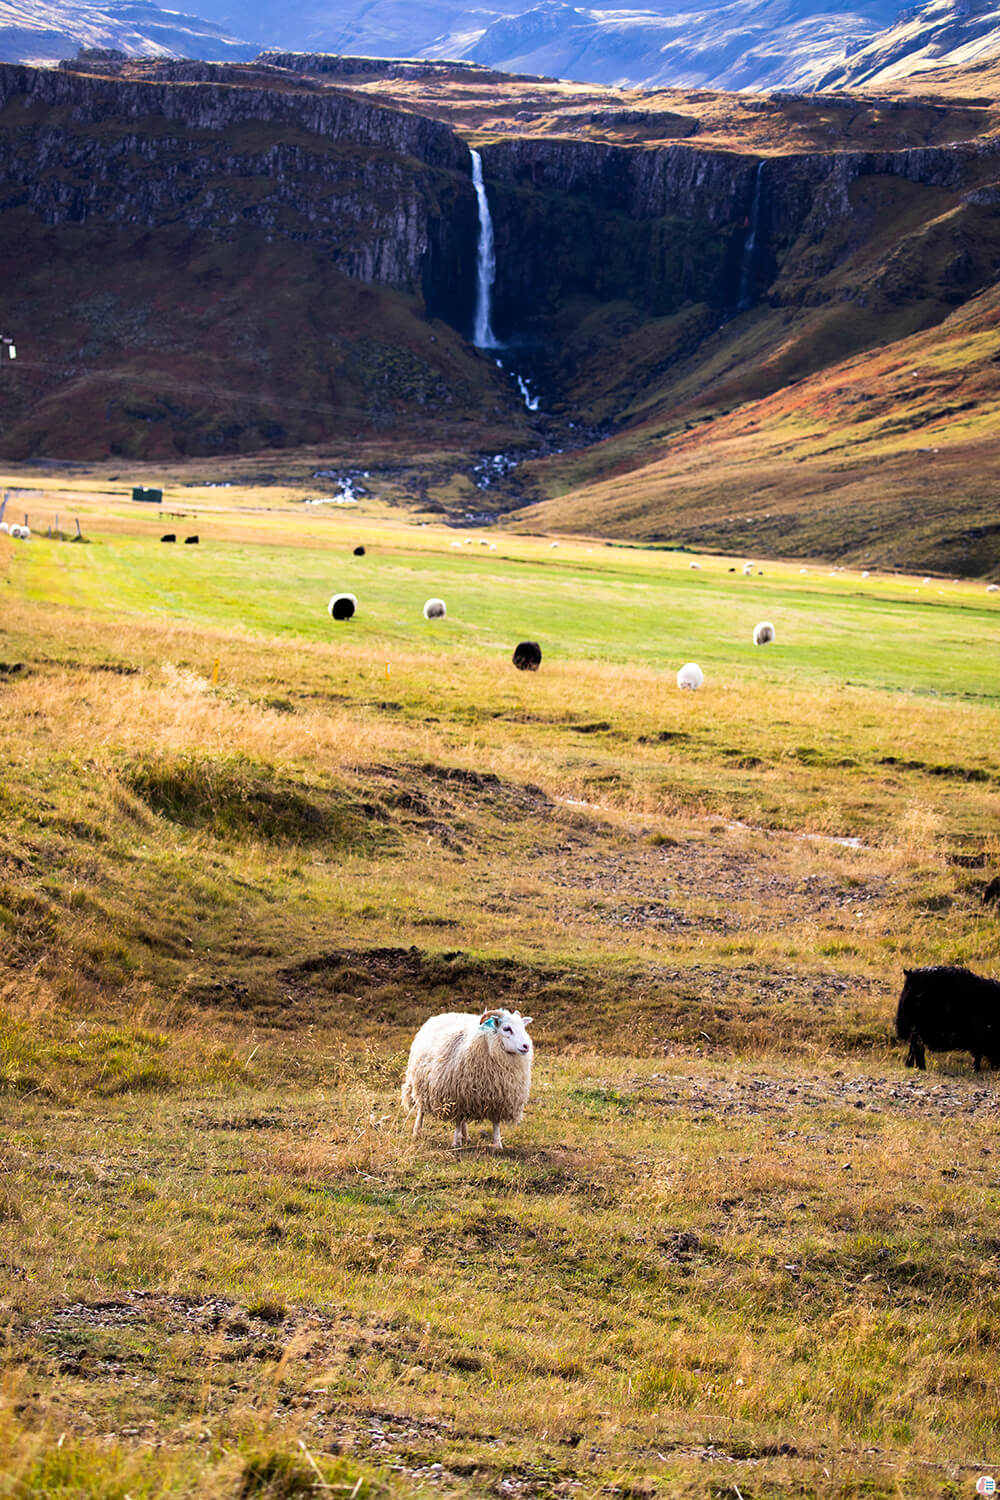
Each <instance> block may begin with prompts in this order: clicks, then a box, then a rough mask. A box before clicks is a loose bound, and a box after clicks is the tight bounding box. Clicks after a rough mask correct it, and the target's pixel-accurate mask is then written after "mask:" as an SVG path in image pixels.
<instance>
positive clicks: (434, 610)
mask: <svg viewBox="0 0 1000 1500" xmlns="http://www.w3.org/2000/svg"><path fill="white" fill-rule="evenodd" d="M447 613H448V611H447V609H446V608H445V602H444V600H443V599H428V601H427V603H426V604H425V605H424V619H425V620H443V619H444V617H445V615H446V614H447Z"/></svg>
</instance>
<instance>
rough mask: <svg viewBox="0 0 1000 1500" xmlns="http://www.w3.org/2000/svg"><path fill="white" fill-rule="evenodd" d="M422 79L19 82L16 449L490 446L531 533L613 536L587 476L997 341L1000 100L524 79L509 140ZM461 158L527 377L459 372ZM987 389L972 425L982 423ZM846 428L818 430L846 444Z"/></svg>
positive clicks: (641, 514)
mask: <svg viewBox="0 0 1000 1500" xmlns="http://www.w3.org/2000/svg"><path fill="white" fill-rule="evenodd" d="M283 61H286V60H283ZM418 72H419V73H420V75H421V76H420V77H417V78H413V77H410V76H406V75H405V74H404V75H403V77H402V78H399V77H396V76H394V75H393V76H390V74H389V72H388V70H387V69H386V68H384V67H382V68H381V69H380V70H378V71H377V72H376V71H375V70H373V72H372V76H371V77H369V76H368V75H366V74H365V73H364V72H360V73H359V72H358V71H357V70H356V69H355V70H351V71H349V72H348V73H347V74H346V76H344V75H342V74H341V73H338V72H337V71H336V70H335V69H330V68H327V69H325V70H324V69H323V68H322V67H321V66H320V61H319V60H317V64H316V66H315V67H313V68H310V67H309V66H308V60H307V62H306V65H305V66H303V63H302V60H301V59H300V60H298V61H297V65H296V66H295V67H291V66H276V65H275V64H274V63H264V62H259V63H258V64H256V65H252V66H251V65H248V66H236V65H225V66H218V67H213V66H211V65H207V64H193V63H192V64H184V63H177V62H174V63H164V64H158V65H156V64H147V65H145V66H141V67H140V66H139V65H132V66H131V67H124V66H123V67H119V68H118V69H117V71H115V70H114V69H109V70H107V71H98V72H94V71H83V70H75V69H73V68H71V67H64V68H62V69H60V70H39V69H32V68H27V67H20V66H6V67H0V205H2V209H3V213H2V215H0V256H2V258H3V275H2V281H0V325H2V327H0V332H3V333H5V334H7V335H8V336H10V337H14V338H16V341H17V346H18V350H19V358H18V361H17V362H16V365H12V366H11V367H10V368H5V369H4V370H3V372H2V373H3V375H4V377H5V378H4V381H3V383H2V385H0V452H2V453H3V454H4V455H5V456H7V457H8V458H20V459H23V458H27V457H31V456H38V455H47V456H58V457H87V458H100V457H105V456H113V455H116V454H118V455H122V456H126V457H127V456H129V455H132V456H136V457H155V456H157V455H160V456H176V455H184V454H189V455H190V454H198V453H203V454H207V453H219V452H227V451H234V452H235V451H243V452H245V451H250V450H254V449H258V448H267V447H271V448H277V447H294V446H296V445H301V444H307V443H308V444H317V443H341V444H343V443H344V442H345V441H346V440H347V439H348V438H351V437H354V438H359V437H363V436H364V435H366V434H368V435H371V434H382V435H391V434H395V435H396V436H397V437H398V440H399V441H400V442H401V443H403V444H405V443H414V442H420V443H424V444H426V443H433V442H446V443H450V444H455V445H459V446H462V445H464V446H466V447H468V448H469V449H470V450H472V449H475V450H480V449H482V448H483V447H484V446H490V445H496V444H500V445H502V446H505V447H507V448H510V449H512V450H518V449H520V450H523V451H525V452H529V453H532V454H533V455H534V456H535V457H534V467H533V468H528V469H526V470H525V473H526V474H530V475H531V476H532V478H531V484H530V485H529V486H528V487H527V489H526V490H525V489H524V488H523V487H522V489H521V491H520V492H519V494H518V499H519V500H523V499H525V498H532V496H534V497H536V498H537V499H538V500H539V501H542V502H544V503H545V504H547V506H548V507H549V510H548V511H545V510H543V511H541V512H536V513H535V519H536V520H537V519H545V520H546V521H549V520H552V519H555V520H561V521H562V522H563V523H568V524H586V526H587V527H588V528H589V529H598V530H599V529H602V524H601V517H600V516H595V514H594V509H593V506H592V505H589V504H585V505H584V506H583V510H582V511H580V512H579V515H577V516H576V517H575V518H574V510H573V507H574V505H577V506H578V507H579V503H580V496H581V494H584V493H585V492H586V493H588V494H589V493H590V491H591V489H592V487H593V486H594V484H598V485H600V484H601V483H606V482H608V481H609V480H611V481H615V482H620V481H621V479H622V476H624V475H633V474H635V473H637V472H638V471H641V470H642V469H643V468H644V467H645V466H647V465H648V464H649V462H650V461H651V460H655V461H656V462H657V463H659V462H661V461H662V460H663V459H664V455H665V454H666V452H667V450H668V449H669V448H670V446H671V444H674V445H676V444H677V442H678V441H680V442H682V444H686V445H688V446H690V445H691V444H693V443H696V442H702V443H704V442H705V440H706V434H707V433H708V432H709V431H710V430H712V429H713V428H714V429H716V430H721V429H719V428H718V424H719V422H720V421H721V420H722V419H724V418H728V419H730V420H731V419H732V414H733V413H734V412H735V411H737V410H738V411H743V412H749V410H750V407H751V405H752V404H753V403H759V402H762V401H771V402H772V403H773V402H774V401H775V400H778V399H780V398H781V395H782V393H785V394H786V395H787V393H788V391H789V390H790V389H791V388H792V387H793V386H794V387H797V397H796V399H797V400H799V401H801V400H802V399H803V398H804V397H808V382H809V381H814V380H816V379H819V378H820V377H821V376H822V375H823V374H824V372H827V373H828V372H829V371H830V370H832V369H835V368H840V367H842V366H843V365H844V362H845V361H850V360H858V359H859V358H860V359H863V358H865V357H868V356H872V357H873V355H874V351H877V350H880V349H884V348H885V347H886V346H888V345H894V344H899V343H900V341H904V340H906V339H915V338H917V339H919V338H921V337H924V338H926V337H929V336H930V335H931V334H932V333H933V331H934V330H936V329H937V330H940V329H942V328H945V327H946V326H947V327H950V326H951V323H952V322H953V321H954V318H955V317H956V315H959V314H961V315H962V316H964V317H965V318H966V319H967V320H968V319H970V318H971V319H973V321H975V319H976V317H977V315H978V312H977V310H978V311H981V312H982V314H983V318H984V319H985V322H986V324H988V323H989V307H988V306H987V305H986V304H985V303H983V299H984V298H985V299H987V302H988V299H989V297H990V295H991V293H992V289H993V287H994V284H995V282H996V280H997V274H998V268H1000V216H998V213H997V205H998V203H1000V144H998V140H1000V138H998V136H997V135H996V134H995V133H994V120H993V116H992V113H991V111H990V109H989V108H988V107H986V106H984V105H983V103H982V101H980V102H979V103H978V104H972V103H966V104H963V105H961V106H959V105H955V106H946V105H944V104H942V103H933V102H929V101H928V102H925V103H924V104H923V105H921V104H914V103H913V102H912V101H911V102H909V103H907V104H906V105H905V106H904V105H903V104H900V103H894V102H893V101H887V100H860V99H857V100H852V101H847V102H846V103H845V101H844V100H843V99H837V100H833V99H824V98H823V97H822V96H816V97H815V98H814V99H812V100H803V99H797V98H782V97H780V96H776V97H775V98H763V99H761V100H758V101H741V102H740V103H739V104H737V103H735V102H734V103H733V104H732V107H731V108H730V107H729V106H727V105H726V103H725V96H717V95H701V96H699V95H697V94H689V95H687V96H684V97H682V96H680V95H678V96H676V97H674V96H670V97H666V96H655V97H653V96H651V97H650V100H649V107H648V108H646V109H643V108H637V107H636V105H637V104H641V103H643V102H644V101H643V100H642V99H636V98H635V97H634V96H633V97H630V98H628V99H623V98H617V97H602V98H599V99H594V98H587V97H580V98H575V99H570V100H569V101H567V96H566V91H565V87H562V88H561V92H558V93H557V92H556V91H557V90H559V89H560V87H561V86H555V85H553V86H548V85H546V84H545V83H544V81H542V80H535V81H533V82H532V83H531V84H530V85H529V84H528V83H526V82H525V81H524V80H521V81H512V82H511V84H510V89H509V94H510V98H509V100H508V108H507V111H506V113H504V110H503V108H502V107H497V101H501V103H502V100H503V97H504V84H503V81H502V80H500V81H498V80H497V79H496V77H495V75H491V77H490V78H485V77H482V78H477V79H475V82H476V85H477V88H478V90H479V94H478V96H477V101H478V107H473V106H472V105H470V103H469V92H470V88H469V77H468V74H466V75H465V76H464V77H463V76H462V75H461V74H456V73H454V72H453V73H449V71H448V69H447V68H444V67H441V68H439V69H437V70H435V69H433V68H432V69H430V70H425V69H421V70H418ZM487 98H488V99H492V100H493V102H494V106H495V107H494V108H493V110H492V113H491V114H489V115H487V114H485V113H484V110H483V108H482V107H481V104H482V100H483V99H487ZM595 104H599V105H600V106H601V107H600V108H595V107H594V106H595ZM518 106H527V107H526V108H524V107H522V108H519V107H518ZM568 106H569V107H568ZM470 144H474V145H476V146H477V147H478V149H479V150H480V152H481V155H482V161H483V168H484V176H485V182H486V189H487V198H488V204H489V211H490V213H491V216H492V229H493V235H494V239H495V245H496V265H495V276H494V278H493V280H492V284H491V287H490V295H491V298H492V315H493V327H494V328H495V330H496V333H497V335H498V337H499V338H500V340H501V341H502V343H503V346H504V350H503V351H502V354H503V363H504V364H505V365H506V366H507V369H506V370H505V369H500V368H498V367H497V359H496V358H494V357H492V356H491V354H487V353H484V352H483V351H480V350H477V349H475V348H474V347H473V346H472V344H471V333H472V321H473V309H474V305H475V299H476V292H477V275H479V267H478V264H477V236H478V230H479V220H478V210H477V204H476V197H475V192H474V189H473V184H472V177H471V171H470V151H469V147H470ZM978 326H979V325H978V323H977V324H976V327H978ZM942 337H943V336H942ZM938 342H939V343H940V340H939V341H938ZM981 352H983V351H981ZM904 357H905V356H904ZM990 358H992V356H991V357H990ZM987 364H989V361H987V360H986V359H985V355H984V358H983V359H982V360H979V361H978V362H977V364H976V371H977V381H978V383H977V384H976V388H975V394H974V395H973V396H970V401H971V403H972V404H971V405H970V406H969V407H968V408H966V409H967V410H973V409H975V410H976V411H977V413H978V412H981V413H985V412H986V411H987V409H988V406H989V402H990V401H992V399H993V388H992V384H991V382H990V381H989V380H988V379H987V378H986V376H985V375H984V373H983V370H984V366H985V365H987ZM514 368H516V369H517V371H519V372H520V373H521V374H523V375H524V376H525V377H526V378H529V379H530V380H531V382H532V388H533V389H535V390H537V391H539V392H540V393H541V396H542V401H541V410H540V411H539V412H535V411H531V410H529V409H528V408H527V407H526V406H525V404H524V402H523V400H522V399H521V394H520V393H519V388H518V386H517V385H516V384H515V383H514V382H513V381H512V380H511V379H510V377H509V371H510V370H511V369H514ZM841 386H842V387H843V389H844V390H846V383H845V382H843V381H842V382H841ZM970 389H971V388H970ZM838 401H839V398H838ZM827 405H828V406H829V403H827ZM834 405H835V407H836V410H835V411H831V412H830V413H829V417H830V422H831V427H832V428H837V427H839V426H843V425H845V424H846V425H847V426H851V425H855V426H856V419H857V417H858V416H860V415H862V413H858V412H855V411H852V410H849V409H848V405H847V404H846V398H845V402H844V403H841V404H838V403H834ZM862 406H863V407H865V408H866V409H865V410H864V413H863V414H864V416H865V417H866V418H867V417H870V416H871V415H872V411H871V407H870V403H862ZM897 415H898V416H899V418H900V420H901V421H902V422H903V427H902V429H901V430H902V431H904V432H905V431H907V430H908V429H907V427H906V422H907V421H910V420H911V418H909V417H907V416H906V414H905V412H903V411H900V412H899V413H897ZM912 421H913V424H914V425H913V428H912V430H913V431H918V430H919V428H920V425H921V423H920V419H919V418H917V417H914V418H912ZM758 427H759V424H758ZM572 433H575V434H576V435H577V436H576V437H575V438H573V437H572V436H570V434H572ZM581 434H586V435H587V437H588V438H595V437H596V438H599V439H600V441H599V442H597V443H594V442H588V443H583V442H582V439H581ZM855 436H857V433H855ZM915 446H919V445H915ZM570 447H572V449H573V451H572V453H567V452H562V453H557V452H556V451H555V450H556V449H557V448H563V449H567V448H570ZM546 455H547V456H546ZM706 456H707V450H706ZM650 472H652V471H650ZM660 488H661V489H662V486H660ZM616 496H617V498H616ZM620 501H621V496H620V494H619V493H618V491H616V490H615V489H614V483H613V484H612V490H611V491H608V492H607V495H606V501H605V504H606V517H605V524H604V526H603V529H609V530H612V531H614V530H618V531H620V532H622V533H623V534H634V535H647V536H655V537H657V538H660V539H664V540H683V539H685V537H687V538H688V539H696V540H699V541H700V542H702V543H711V544H717V545H722V544H724V543H725V542H726V541H727V539H728V540H742V537H740V536H739V535H738V534H737V535H733V534H732V533H733V531H734V528H733V527H730V528H729V531H727V529H726V526H725V525H723V524H722V523H721V521H719V520H718V518H716V519H713V520H712V521H711V523H710V524H708V528H707V530H706V525H705V523H704V521H702V522H699V524H698V525H695V524H694V523H693V522H692V521H691V520H690V519H688V520H687V521H685V522H684V523H683V524H680V523H678V522H676V521H675V520H674V519H670V518H669V517H668V519H667V521H666V522H664V514H663V512H664V506H663V505H662V504H661V506H660V508H659V512H658V518H651V517H652V513H651V512H648V510H646V509H644V508H643V507H642V506H638V505H637V503H636V500H635V497H632V499H630V501H629V502H628V504H627V505H625V506H624V508H623V507H622V505H621V503H620ZM498 503H499V502H498ZM584 515H585V517H586V519H585V521H584ZM735 530H736V532H737V533H738V528H735ZM800 530H801V528H800ZM794 533H795V528H788V527H786V528H785V536H784V539H785V541H786V543H788V544H789V545H791V546H792V547H793V548H794V547H796V546H806V545H807V544H808V545H812V540H811V533H809V534H807V533H808V528H806V530H805V531H803V532H802V534H801V535H800V536H797V535H796V534H794ZM765 540H766V538H765ZM855 540H856V541H857V545H859V546H861V547H862V548H863V547H864V545H866V543H865V542H864V541H863V540H862V539H860V538H856V539H855ZM848 543H849V544H850V545H853V542H851V541H850V538H848ZM980 550H981V549H980ZM978 555H979V553H978V552H977V557H978ZM957 561H959V562H960V559H959V560H957ZM977 565H978V564H977Z"/></svg>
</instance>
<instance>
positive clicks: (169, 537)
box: [160, 531, 177, 542]
mask: <svg viewBox="0 0 1000 1500" xmlns="http://www.w3.org/2000/svg"><path fill="white" fill-rule="evenodd" d="M176 540H177V533H176V531H168V532H167V533H166V535H165V536H161V537H160V541H161V542H176Z"/></svg>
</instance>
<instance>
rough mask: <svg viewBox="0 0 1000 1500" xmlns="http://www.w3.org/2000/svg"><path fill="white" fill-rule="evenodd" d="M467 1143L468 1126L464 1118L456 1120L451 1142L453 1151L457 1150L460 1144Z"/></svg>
mask: <svg viewBox="0 0 1000 1500" xmlns="http://www.w3.org/2000/svg"><path fill="white" fill-rule="evenodd" d="M468 1143H469V1127H468V1125H467V1124H466V1122H465V1121H464V1120H457V1121H456V1122H455V1135H454V1138H453V1140H452V1143H451V1144H452V1147H453V1149H454V1150H455V1151H458V1150H459V1149H460V1148H461V1147H462V1146H466V1145H468Z"/></svg>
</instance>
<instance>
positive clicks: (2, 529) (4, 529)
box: [0, 521, 10, 536]
mask: <svg viewBox="0 0 1000 1500" xmlns="http://www.w3.org/2000/svg"><path fill="white" fill-rule="evenodd" d="M0 533H2V534H3V535H4V536H9V535H10V527H9V526H8V525H7V522H6V521H0Z"/></svg>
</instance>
